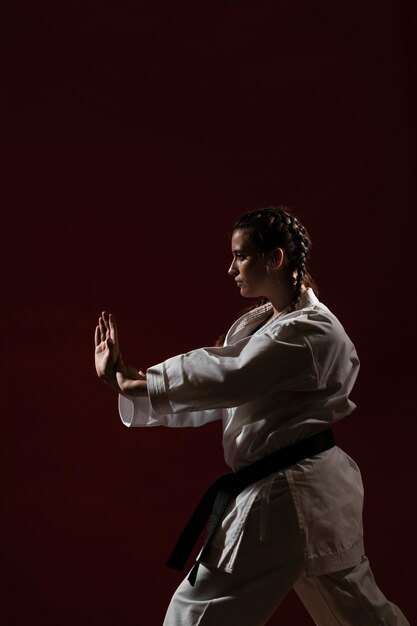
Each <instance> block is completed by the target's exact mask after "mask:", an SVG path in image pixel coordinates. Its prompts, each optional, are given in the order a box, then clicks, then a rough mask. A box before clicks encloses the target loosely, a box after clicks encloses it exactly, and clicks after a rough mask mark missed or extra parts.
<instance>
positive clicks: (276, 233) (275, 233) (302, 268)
mask: <svg viewBox="0 0 417 626" xmlns="http://www.w3.org/2000/svg"><path fill="white" fill-rule="evenodd" d="M237 228H245V229H248V236H249V239H250V241H251V243H252V244H253V245H254V247H255V248H256V249H257V250H258V251H260V252H262V253H264V254H266V253H268V252H272V251H273V250H274V249H276V248H282V249H283V250H284V252H285V259H286V265H287V268H288V270H289V272H290V273H291V274H295V282H294V293H293V297H292V299H291V303H290V308H291V310H294V308H295V307H296V305H297V303H298V301H299V299H300V296H301V288H302V285H303V284H304V285H305V286H306V287H312V289H313V291H314V292H315V293H316V295H318V290H317V286H316V284H315V283H314V281H313V279H312V278H311V276H310V274H309V273H308V271H307V265H308V261H309V256H310V254H309V253H310V248H311V239H310V237H309V234H308V232H307V230H306V228H305V227H304V226H303V225H302V224H301V222H300V221H299V220H298V219H297V218H296V217H295V215H293V213H292V212H291V211H290V209H289V208H288V207H287V206H285V205H279V206H278V207H268V208H265V209H259V210H258V211H249V212H248V213H245V214H244V215H242V216H241V217H239V218H238V219H237V220H236V221H235V223H234V224H233V230H236V229H237Z"/></svg>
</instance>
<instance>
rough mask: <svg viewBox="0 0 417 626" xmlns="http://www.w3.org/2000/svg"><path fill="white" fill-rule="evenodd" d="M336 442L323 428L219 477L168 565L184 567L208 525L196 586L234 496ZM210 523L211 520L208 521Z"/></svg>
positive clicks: (193, 573) (192, 574) (192, 575)
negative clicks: (207, 551) (209, 549)
mask: <svg viewBox="0 0 417 626" xmlns="http://www.w3.org/2000/svg"><path fill="white" fill-rule="evenodd" d="M335 445H336V442H335V439H334V436H333V433H332V431H331V429H330V428H328V429H326V430H323V431H321V432H319V433H317V434H316V435H312V436H311V437H308V439H303V440H302V441H297V442H296V443H293V444H292V445H290V446H287V447H286V448H282V449H281V450H277V451H276V452H273V453H272V454H270V455H269V456H266V457H264V458H263V459H260V460H259V461H256V462H255V463H252V464H251V465H248V466H246V467H244V468H242V469H241V470H239V471H237V472H231V473H230V474H224V475H223V476H220V478H218V479H217V480H216V481H215V482H214V483H213V484H212V485H211V486H210V487H209V488H208V490H207V491H206V493H205V494H204V496H203V497H202V498H201V500H200V502H199V503H198V505H197V507H196V508H195V510H194V513H193V514H192V516H191V517H190V519H189V521H188V523H187V525H186V526H185V528H184V530H183V531H182V533H181V535H180V536H179V538H178V541H177V543H176V545H175V547H174V549H173V551H172V552H171V554H170V556H169V558H168V560H167V562H166V565H167V566H168V567H172V568H173V569H178V570H181V569H182V568H183V567H184V565H185V563H186V561H187V559H188V557H189V556H190V554H191V552H192V549H193V548H194V546H195V544H196V542H197V540H198V538H199V536H200V535H201V533H202V532H203V530H204V526H205V525H206V524H207V534H206V537H205V540H204V544H203V548H202V550H201V552H200V555H199V557H198V559H197V561H196V563H195V565H194V567H193V569H192V570H191V572H190V575H189V576H188V580H189V582H190V583H191V585H194V583H195V579H196V577H197V570H198V566H199V564H200V562H201V561H203V559H204V555H205V552H206V548H207V546H208V544H209V542H210V540H211V538H212V537H213V535H214V533H215V531H216V530H217V527H218V525H219V523H220V522H221V519H222V517H223V515H224V513H225V511H226V508H227V505H228V504H229V502H230V500H231V499H232V498H235V497H236V496H237V495H238V494H239V493H240V492H241V491H243V490H244V489H245V488H246V487H248V486H249V485H251V484H252V483H256V482H257V481H258V480H261V479H262V478H266V477H267V476H269V475H270V474H274V473H275V472H279V471H280V470H282V469H285V468H286V467H290V466H291V465H294V464H295V463H298V462H299V461H302V460H303V459H307V458H308V457H311V456H314V455H315V454H319V453H320V452H324V451H325V450H329V449H330V448H333V446H335ZM207 522H208V523H207Z"/></svg>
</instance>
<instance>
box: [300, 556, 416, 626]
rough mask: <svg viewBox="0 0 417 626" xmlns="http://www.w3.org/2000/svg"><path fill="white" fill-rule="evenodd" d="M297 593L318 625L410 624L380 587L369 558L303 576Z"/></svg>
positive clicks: (396, 625)
mask: <svg viewBox="0 0 417 626" xmlns="http://www.w3.org/2000/svg"><path fill="white" fill-rule="evenodd" d="M294 590H295V591H296V593H297V595H298V597H299V598H300V600H301V601H302V603H303V604H304V606H305V607H306V609H307V611H308V612H309V613H310V615H311V617H312V618H313V620H314V622H315V624H318V625H319V626H410V625H409V622H408V621H407V619H406V618H405V616H404V615H403V613H402V612H401V610H400V609H399V608H398V607H397V606H396V605H395V604H393V603H392V602H389V601H388V600H387V599H386V598H385V596H384V594H383V593H382V591H381V590H380V589H379V588H378V587H377V585H376V583H375V579H374V577H373V574H372V571H371V568H370V567H369V561H368V559H367V558H366V556H363V558H362V563H360V564H359V565H356V566H355V567H350V568H349V569H345V570H342V571H340V572H333V573H332V574H327V575H325V576H317V577H315V578H308V577H307V576H305V575H304V574H302V575H301V576H300V578H299V579H298V580H297V582H296V584H295V585H294Z"/></svg>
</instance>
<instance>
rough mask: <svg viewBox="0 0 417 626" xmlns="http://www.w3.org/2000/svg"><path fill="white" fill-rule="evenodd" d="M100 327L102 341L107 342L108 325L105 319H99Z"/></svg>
mask: <svg viewBox="0 0 417 626" xmlns="http://www.w3.org/2000/svg"><path fill="white" fill-rule="evenodd" d="M98 325H99V329H100V339H101V341H105V339H106V333H107V328H106V325H105V322H104V318H103V317H100V318H99V320H98Z"/></svg>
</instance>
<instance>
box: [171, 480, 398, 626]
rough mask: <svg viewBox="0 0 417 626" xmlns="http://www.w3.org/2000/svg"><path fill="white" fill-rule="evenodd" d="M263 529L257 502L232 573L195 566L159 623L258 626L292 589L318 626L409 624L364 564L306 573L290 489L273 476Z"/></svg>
mask: <svg viewBox="0 0 417 626" xmlns="http://www.w3.org/2000/svg"><path fill="white" fill-rule="evenodd" d="M268 518H269V519H268V529H267V533H266V537H265V540H264V541H260V525H261V503H260V502H255V503H254V505H253V506H252V508H251V511H250V513H249V517H248V520H247V526H246V528H245V532H244V535H243V538H242V544H241V546H240V549H239V553H238V555H237V558H236V562H235V567H234V571H233V573H231V574H230V573H227V572H223V571H221V570H219V569H217V568H214V567H209V566H208V565H207V564H206V565H204V564H201V565H200V569H199V571H198V575H197V580H196V583H195V586H194V587H192V586H191V585H190V583H189V582H188V580H187V579H185V580H184V581H183V582H182V583H181V585H180V586H179V587H178V589H177V591H176V592H175V594H174V596H173V598H172V600H171V603H170V605H169V607H168V611H167V614H166V617H165V621H164V626H264V625H265V624H266V623H267V621H268V619H269V618H270V617H271V616H272V614H273V613H274V612H275V610H276V609H277V607H278V606H279V605H280V603H281V602H282V600H283V599H284V598H285V596H286V595H287V593H288V592H289V591H290V589H291V588H292V587H294V589H295V591H296V592H297V594H298V596H299V597H300V599H301V601H302V602H303V604H304V605H305V607H306V609H307V611H308V612H309V613H310V615H311V617H312V619H313V620H314V621H315V623H316V624H317V625H318V626H409V624H408V622H407V620H406V619H405V617H404V615H403V614H402V613H401V611H400V610H399V609H398V608H397V607H396V606H395V605H394V604H392V603H390V602H389V601H388V600H387V599H386V598H385V597H384V595H383V594H382V592H381V591H380V590H379V589H378V587H377V586H376V584H375V580H374V578H373V575H372V572H371V570H370V567H369V562H368V560H367V558H366V557H363V560H362V563H360V564H359V565H357V566H355V567H352V568H349V569H346V570H342V571H340V572H335V573H332V574H328V575H326V576H318V577H315V578H308V577H307V576H305V573H304V550H303V544H302V540H301V537H300V533H299V529H298V522H297V516H296V512H295V508H294V505H293V501H292V497H291V493H290V491H289V488H288V485H287V483H286V480H285V478H282V479H281V478H278V480H277V481H276V488H274V497H273V498H271V499H270V503H269V515H268Z"/></svg>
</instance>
